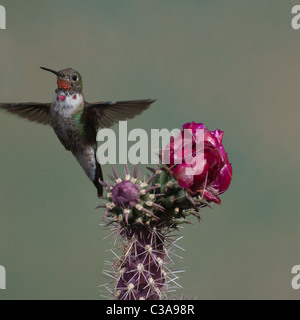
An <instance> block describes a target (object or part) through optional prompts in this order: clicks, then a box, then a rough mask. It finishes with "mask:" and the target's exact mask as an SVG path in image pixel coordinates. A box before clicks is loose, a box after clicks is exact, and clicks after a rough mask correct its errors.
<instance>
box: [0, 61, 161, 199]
mask: <svg viewBox="0 0 300 320" xmlns="http://www.w3.org/2000/svg"><path fill="white" fill-rule="evenodd" d="M41 69H43V70H46V71H49V72H52V73H54V74H55V75H56V76H57V89H56V90H55V97H54V99H53V102H52V103H37V102H26V103H0V109H4V110H6V111H8V112H11V113H14V114H17V115H18V116H20V117H22V118H26V119H28V120H31V121H35V122H38V123H42V124H45V125H50V126H52V128H53V129H54V132H55V133H56V135H57V137H58V139H59V140H60V142H61V143H62V144H63V145H64V147H65V148H66V150H68V151H71V152H72V153H73V155H74V156H75V157H76V159H77V161H78V162H79V163H80V165H81V166H82V168H83V170H84V171H85V173H86V175H87V176H88V177H89V179H90V180H91V181H92V182H93V183H94V185H95V186H96V188H97V190H98V196H102V192H103V188H102V185H101V184H100V183H99V179H101V180H103V176H102V170H101V166H100V164H99V163H98V162H97V159H96V148H97V142H96V135H97V130H98V129H99V128H108V127H110V126H112V125H113V124H114V123H116V122H118V121H120V120H126V119H131V118H133V117H134V116H136V115H138V114H141V113H142V112H143V111H144V110H146V109H147V108H149V106H150V105H151V104H152V103H153V102H154V101H155V100H150V99H147V100H132V101H110V102H94V103H88V102H86V101H85V99H84V96H83V93H82V77H81V75H80V74H79V72H77V71H75V70H74V69H72V68H68V69H64V70H61V71H58V72H57V71H54V70H51V69H48V68H44V67H41Z"/></svg>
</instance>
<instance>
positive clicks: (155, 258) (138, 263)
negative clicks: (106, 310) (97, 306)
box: [104, 226, 180, 300]
mask: <svg viewBox="0 0 300 320" xmlns="http://www.w3.org/2000/svg"><path fill="white" fill-rule="evenodd" d="M121 234H122V235H123V237H124V239H126V244H125V245H124V250H123V254H122V256H121V257H118V256H117V255H116V254H115V253H114V254H115V256H116V257H117V258H116V261H114V262H113V263H110V266H111V268H110V270H106V271H105V272H104V273H105V274H106V275H107V276H109V277H111V278H113V283H114V286H113V287H114V288H113V289H111V286H110V285H109V284H106V285H104V286H105V287H106V289H108V290H109V292H110V293H111V294H112V296H113V297H114V298H115V299H118V300H162V299H165V298H166V297H167V294H168V293H170V292H172V291H173V290H174V289H176V288H178V287H180V285H179V284H178V283H177V282H176V280H177V279H178V276H177V275H176V273H175V272H172V271H171V270H170V269H169V268H168V267H167V263H166V260H167V259H166V257H168V258H169V260H170V261H172V259H171V258H170V254H171V251H169V250H168V248H167V246H166V245H165V244H166V243H168V240H167V239H166V237H165V235H164V233H163V232H162V231H161V230H159V229H157V228H154V229H149V227H147V226H143V227H140V228H139V230H133V229H131V230H129V229H128V228H123V229H122V231H121ZM176 241H177V240H175V241H174V242H176ZM170 261H169V262H170Z"/></svg>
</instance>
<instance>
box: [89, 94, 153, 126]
mask: <svg viewBox="0 0 300 320" xmlns="http://www.w3.org/2000/svg"><path fill="white" fill-rule="evenodd" d="M155 101H156V100H150V99H147V100H133V101H110V102H94V103H88V102H86V104H85V109H84V116H85V117H86V119H87V120H88V121H89V122H92V123H93V125H94V128H95V129H96V130H97V129H99V128H109V127H111V126H112V125H113V124H115V123H117V122H119V121H121V120H126V119H132V118H133V117H135V116H136V115H139V114H141V113H142V112H143V111H144V110H146V109H148V108H149V107H150V105H151V104H152V103H153V102H155Z"/></svg>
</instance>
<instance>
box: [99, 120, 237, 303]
mask: <svg viewBox="0 0 300 320" xmlns="http://www.w3.org/2000/svg"><path fill="white" fill-rule="evenodd" d="M185 127H188V128H189V129H192V130H194V129H195V128H197V129H198V128H200V129H203V128H204V130H205V135H204V139H205V141H204V148H203V149H202V152H203V153H204V160H205V161H204V162H202V165H203V170H202V171H201V176H192V177H190V176H186V175H185V174H184V170H183V169H185V168H186V167H187V166H193V165H194V164H193V163H190V162H189V163H185V162H184V161H183V162H182V163H181V164H179V165H175V164H174V157H175V156H176V153H178V152H179V153H182V150H177V149H176V148H174V145H176V143H177V142H178V139H183V135H182V134H180V135H179V136H178V137H176V138H175V139H173V140H172V141H171V142H170V144H169V145H168V146H167V148H169V149H170V150H171V164H167V165H164V166H161V167H158V168H157V169H154V168H148V169H149V170H150V172H151V175H150V176H149V177H148V178H147V179H143V178H142V173H141V174H140V175H139V176H138V174H137V172H138V170H137V169H138V167H137V166H136V167H135V169H134V172H133V175H131V174H130V172H129V169H128V166H127V165H125V177H124V178H122V177H120V176H119V175H118V173H117V172H116V170H115V168H114V167H113V173H114V177H111V176H110V180H111V182H107V183H105V182H103V181H100V183H101V184H102V185H103V186H104V187H105V189H106V191H107V194H106V197H104V199H105V200H106V203H105V205H100V206H99V207H98V208H104V209H105V213H104V220H105V222H106V226H107V227H112V228H113V230H114V234H115V236H116V238H120V239H121V240H122V241H121V242H122V246H123V248H122V254H121V255H117V254H116V253H115V260H114V261H113V262H111V263H110V264H109V265H110V269H109V270H106V271H105V274H106V275H108V276H110V277H112V279H113V281H112V284H113V288H111V287H110V286H108V285H105V286H106V287H107V288H108V290H109V291H110V292H111V294H112V296H113V297H114V298H116V299H119V300H139V299H140V300H161V299H165V298H166V297H167V293H168V292H170V291H172V290H173V289H174V288H175V287H178V286H179V285H178V283H177V282H176V280H177V279H178V276H177V274H176V273H175V272H173V271H171V268H170V263H171V264H172V263H174V262H173V259H172V257H171V255H172V251H171V250H170V247H171V245H172V244H175V242H176V241H177V239H176V237H174V233H172V231H173V230H177V229H178V227H179V225H182V224H191V222H190V221H189V220H188V219H187V218H188V216H190V215H192V216H195V217H197V218H198V220H199V221H200V209H202V208H204V207H206V206H209V207H210V202H216V203H220V199H219V197H218V194H220V193H223V192H224V191H225V190H226V189H227V188H228V187H229V184H230V181H231V175H232V168H231V165H230V164H229V161H228V158H227V154H226V153H225V151H224V148H223V145H222V135H223V133H222V131H219V130H216V131H211V132H210V131H208V129H206V128H205V127H204V126H203V125H202V124H195V123H191V124H186V125H185V126H184V128H185ZM176 141H177V142H176ZM180 145H182V144H180ZM182 148H183V147H182ZM193 148H194V147H193ZM191 152H193V150H191ZM196 156H197V155H196ZM172 162H173V163H172Z"/></svg>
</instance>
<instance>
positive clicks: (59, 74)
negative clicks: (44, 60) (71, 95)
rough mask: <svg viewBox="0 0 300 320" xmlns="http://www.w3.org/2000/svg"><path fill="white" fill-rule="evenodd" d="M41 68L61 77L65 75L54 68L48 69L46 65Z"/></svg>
mask: <svg viewBox="0 0 300 320" xmlns="http://www.w3.org/2000/svg"><path fill="white" fill-rule="evenodd" d="M40 68H41V69H43V70H46V71H49V72H52V73H54V74H55V75H56V76H57V77H60V78H62V77H63V75H62V74H61V73H59V72H57V71H54V70H51V69H48V68H44V67H40Z"/></svg>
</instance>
